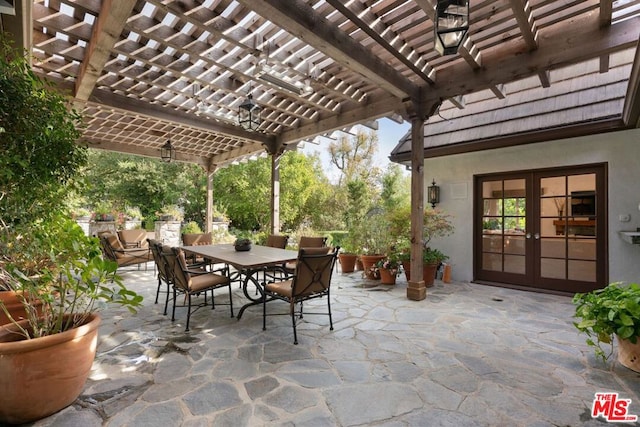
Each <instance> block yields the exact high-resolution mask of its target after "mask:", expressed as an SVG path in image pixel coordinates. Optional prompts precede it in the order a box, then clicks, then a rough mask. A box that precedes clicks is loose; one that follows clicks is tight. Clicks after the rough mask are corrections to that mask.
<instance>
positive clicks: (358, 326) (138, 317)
mask: <svg viewBox="0 0 640 427" xmlns="http://www.w3.org/2000/svg"><path fill="white" fill-rule="evenodd" d="M150 266H151V264H150ZM122 276H123V277H124V279H125V282H126V283H127V284H128V286H129V287H130V288H132V289H134V290H136V291H138V292H140V293H142V294H143V295H145V301H144V305H143V307H141V308H140V309H139V310H138V312H137V314H130V313H129V312H128V311H127V310H123V309H120V308H107V309H106V310H104V311H103V312H102V324H101V326H100V336H99V346H98V350H97V356H96V360H95V363H94V365H93V369H92V372H91V375H90V379H89V380H88V382H87V384H86V386H85V390H84V392H83V394H82V395H81V396H80V398H79V399H78V400H77V401H76V402H75V403H74V404H73V405H72V406H70V407H68V408H66V409H64V410H62V411H60V412H59V413H57V414H54V415H52V416H50V417H48V418H46V419H43V420H40V421H38V422H36V423H34V424H33V425H34V426H38V427H44V426H78V427H80V426H82V427H92V426H110V427H111V426H113V427H115V426H136V427H137V426H154V427H156V426H388V427H391V426H394V427H395V426H536V427H538V426H540V427H542V426H602V425H606V424H607V423H606V421H605V420H604V419H603V418H597V419H593V418H592V417H591V405H592V402H593V399H594V394H595V393H596V392H603V391H611V392H618V393H619V394H620V398H625V399H631V401H632V402H631V405H630V411H629V413H630V414H636V415H640V381H639V374H637V373H635V372H633V371H630V370H628V369H627V368H624V367H622V366H621V365H619V364H618V363H612V364H611V365H609V366H605V365H604V364H602V363H600V362H599V361H597V360H596V359H595V357H594V355H593V351H592V349H591V348H589V347H587V345H586V344H585V342H584V337H583V336H580V335H579V334H578V333H577V331H576V330H575V328H574V327H573V325H572V315H573V311H574V310H573V305H572V304H571V300H570V298H568V297H562V296H554V295H546V294H536V293H531V292H523V291H517V290H509V289H502V288H496V287H489V286H482V285H477V284H469V283H451V284H444V283H442V282H440V281H436V284H435V286H434V287H432V288H429V289H428V290H427V298H426V299H425V300H423V301H410V300H408V299H407V298H406V281H405V280H404V276H402V277H399V279H398V283H397V285H396V286H386V285H377V283H376V282H375V281H369V280H365V279H362V278H361V274H360V273H358V272H356V273H351V274H341V273H335V274H334V277H333V284H332V298H331V301H332V309H333V319H334V327H335V330H334V331H330V330H329V319H328V317H327V316H312V315H307V316H305V318H304V320H303V322H302V323H301V324H300V325H299V328H298V334H299V336H298V338H299V345H297V346H294V345H293V331H292V328H291V321H290V318H289V316H271V317H268V318H267V330H266V331H262V316H261V306H257V307H251V308H249V309H248V310H247V311H246V312H245V313H244V315H243V317H242V319H241V320H239V321H238V320H237V319H235V318H231V317H230V315H229V309H228V306H218V307H216V309H215V310H214V311H211V310H210V309H209V308H205V309H200V310H199V311H197V312H196V313H195V314H194V315H193V316H192V319H191V331H190V332H189V333H185V332H184V321H185V319H186V312H185V309H178V311H177V317H178V318H177V320H176V321H175V322H174V323H172V322H171V320H170V315H169V316H164V315H163V314H162V310H163V305H162V304H157V305H156V304H154V296H155V290H156V284H157V281H156V279H155V277H154V273H153V271H152V268H151V267H150V268H149V271H148V272H145V271H136V270H133V271H132V270H129V271H123V272H122ZM216 292H217V293H216V294H218V293H220V295H219V296H218V297H217V298H219V299H220V300H223V299H225V292H224V291H223V290H219V291H216ZM234 293H235V294H234V305H235V307H236V313H237V310H238V308H239V307H240V306H241V305H242V304H244V303H245V302H247V301H246V298H245V297H244V296H243V294H242V292H241V290H240V289H237V288H235V287H234ZM311 305H320V306H321V307H322V308H324V307H326V301H325V300H319V301H316V302H315V303H314V304H307V305H305V307H308V308H307V310H309V311H312V308H311V307H310V306H311ZM269 307H270V311H272V312H275V311H278V310H281V311H284V312H286V310H287V305H286V304H284V303H281V302H272V303H270V305H269Z"/></svg>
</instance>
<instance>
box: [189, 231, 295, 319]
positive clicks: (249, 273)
mask: <svg viewBox="0 0 640 427" xmlns="http://www.w3.org/2000/svg"><path fill="white" fill-rule="evenodd" d="M182 249H183V250H184V251H185V252H187V253H190V254H195V255H199V256H201V257H204V258H207V259H209V260H211V261H212V262H213V263H224V264H228V265H231V266H233V267H234V268H235V269H236V270H237V274H238V275H237V277H235V278H233V277H232V278H231V279H232V280H239V281H240V285H241V287H242V292H243V293H244V295H245V296H246V297H247V298H248V299H249V300H250V301H251V302H249V303H247V304H245V305H244V306H242V308H240V311H239V312H238V315H237V319H238V320H240V318H241V317H242V314H243V313H244V310H245V309H247V308H248V307H251V306H253V305H257V304H261V303H262V283H261V281H260V277H259V273H260V272H262V271H264V269H265V268H266V267H272V266H280V265H283V264H284V263H286V262H290V261H295V260H296V259H297V258H298V252H297V251H290V250H287V249H280V248H272V247H269V246H260V245H252V247H251V250H249V251H236V250H235V247H234V245H232V244H218V245H196V246H182Z"/></svg>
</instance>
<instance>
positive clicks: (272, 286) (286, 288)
mask: <svg viewBox="0 0 640 427" xmlns="http://www.w3.org/2000/svg"><path fill="white" fill-rule="evenodd" d="M292 285H293V280H285V281H284V282H275V283H267V284H266V285H265V289H266V290H267V291H269V292H273V293H274V294H278V295H282V296H283V297H287V298H291V291H292V289H293V288H292Z"/></svg>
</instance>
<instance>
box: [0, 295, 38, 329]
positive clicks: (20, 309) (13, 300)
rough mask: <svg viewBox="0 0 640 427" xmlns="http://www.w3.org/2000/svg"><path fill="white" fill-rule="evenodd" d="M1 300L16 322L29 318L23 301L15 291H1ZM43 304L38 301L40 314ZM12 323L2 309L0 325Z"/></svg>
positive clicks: (0, 310)
mask: <svg viewBox="0 0 640 427" xmlns="http://www.w3.org/2000/svg"><path fill="white" fill-rule="evenodd" d="M0 300H2V303H3V304H4V305H5V307H6V308H7V310H9V313H10V314H11V317H13V318H14V319H15V320H22V319H26V318H27V313H26V311H25V309H24V306H23V305H22V300H21V299H20V298H18V295H17V294H16V292H15V291H0ZM41 306H42V303H41V302H38V301H36V310H38V312H40V307H41ZM7 323H10V320H9V318H8V317H7V315H6V314H5V312H4V310H2V309H0V325H5V324H7Z"/></svg>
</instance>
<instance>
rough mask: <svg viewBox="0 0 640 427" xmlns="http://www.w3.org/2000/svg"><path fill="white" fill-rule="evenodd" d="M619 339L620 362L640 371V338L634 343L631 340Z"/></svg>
mask: <svg viewBox="0 0 640 427" xmlns="http://www.w3.org/2000/svg"><path fill="white" fill-rule="evenodd" d="M616 338H617V340H618V362H620V363H621V364H622V366H625V367H627V368H629V369H631V370H632V371H636V372H640V339H638V340H637V342H636V343H635V344H634V343H632V342H631V341H629V340H624V339H620V338H619V337H618V336H617V335H616Z"/></svg>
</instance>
